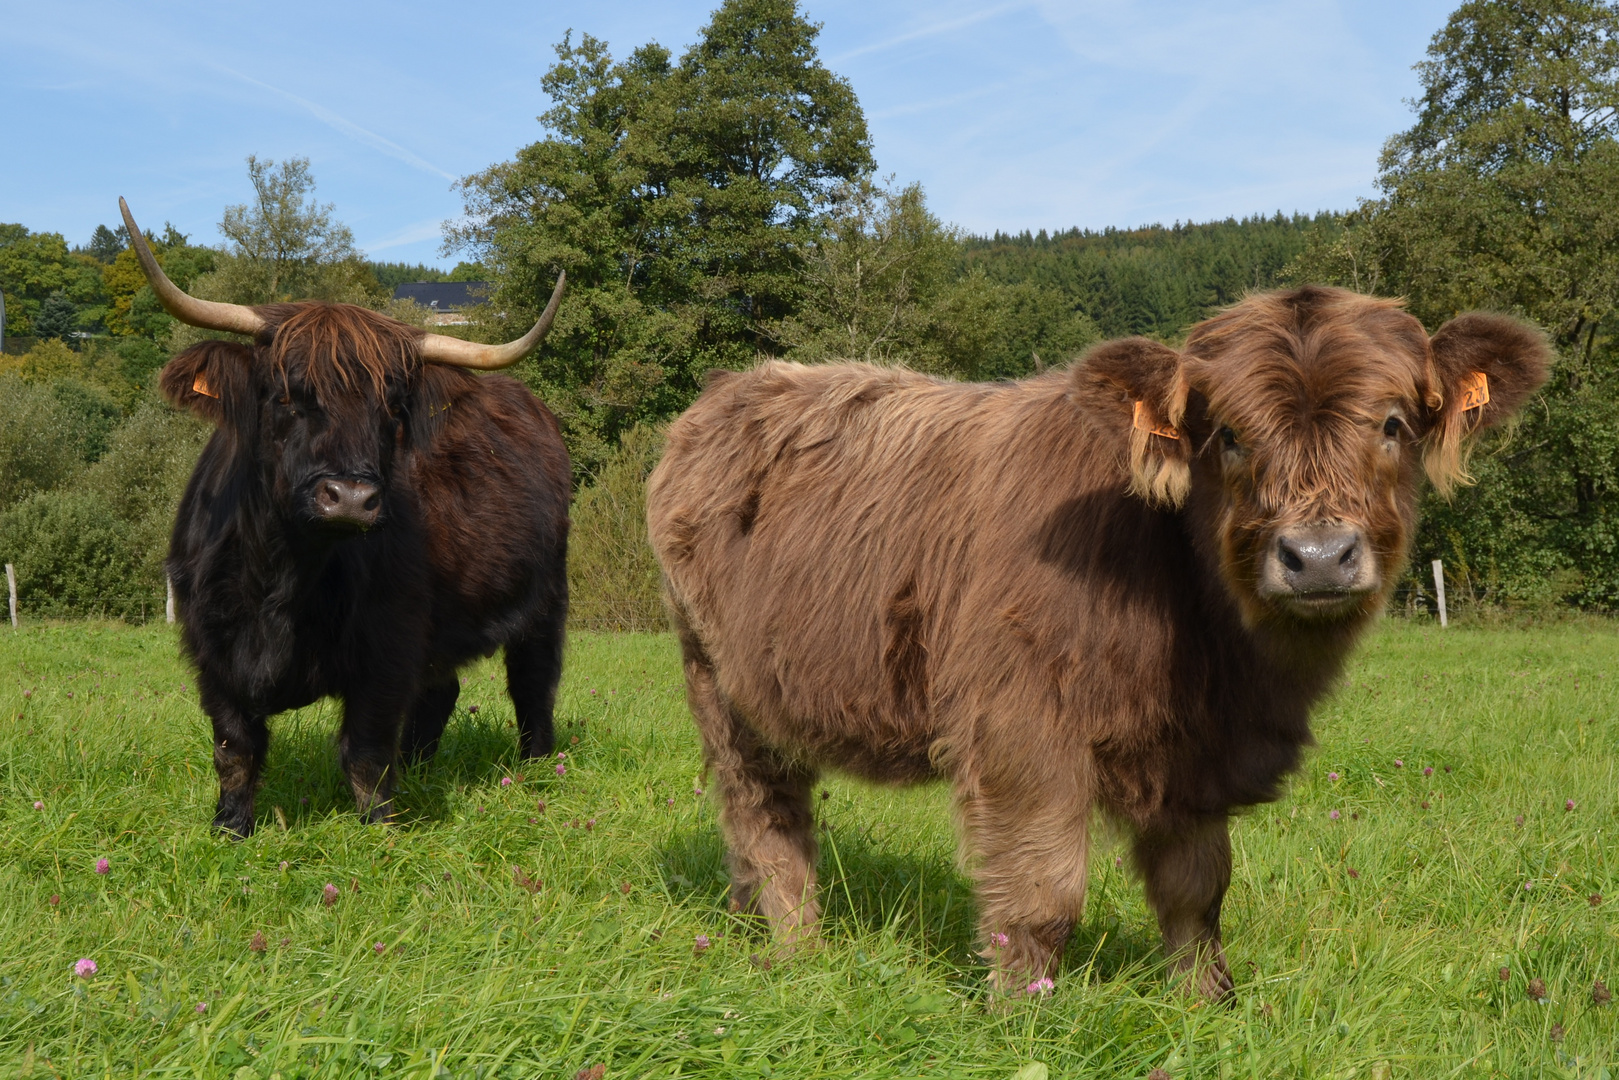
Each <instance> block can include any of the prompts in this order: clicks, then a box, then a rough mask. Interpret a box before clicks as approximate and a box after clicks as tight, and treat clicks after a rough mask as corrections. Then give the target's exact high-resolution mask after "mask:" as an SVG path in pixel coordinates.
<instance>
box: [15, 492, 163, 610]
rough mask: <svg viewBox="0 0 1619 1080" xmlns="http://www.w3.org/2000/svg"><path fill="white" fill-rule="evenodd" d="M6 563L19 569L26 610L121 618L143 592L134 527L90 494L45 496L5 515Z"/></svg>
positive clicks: (20, 597) (20, 596)
mask: <svg viewBox="0 0 1619 1080" xmlns="http://www.w3.org/2000/svg"><path fill="white" fill-rule="evenodd" d="M0 562H9V563H15V564H16V568H17V599H18V603H19V605H20V606H22V607H23V608H25V609H26V608H28V607H30V606H32V607H36V608H39V607H43V608H46V609H48V610H51V611H58V610H62V609H63V608H69V609H74V610H99V609H102V608H105V609H106V610H107V611H109V612H110V613H118V612H119V611H120V610H121V609H122V608H123V606H125V605H124V604H123V603H122V602H121V601H123V600H125V599H126V598H128V597H129V596H130V595H131V594H132V593H135V592H137V591H138V590H136V589H135V588H134V581H133V568H134V553H133V550H132V545H131V543H130V529H129V524H128V522H125V521H121V520H119V518H118V517H117V516H116V515H115V514H114V513H113V512H112V508H111V507H109V506H108V505H107V504H106V501H105V500H103V499H101V498H99V497H97V496H96V495H94V494H92V493H90V492H88V491H74V490H59V491H46V492H40V493H38V494H36V495H32V496H30V497H29V498H27V499H25V500H23V502H21V503H20V504H18V505H17V506H16V507H15V508H13V509H11V510H9V511H7V512H6V513H5V514H0ZM138 602H139V601H138V600H137V604H138Z"/></svg>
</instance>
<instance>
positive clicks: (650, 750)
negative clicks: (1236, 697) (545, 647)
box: [0, 622, 1619, 1080]
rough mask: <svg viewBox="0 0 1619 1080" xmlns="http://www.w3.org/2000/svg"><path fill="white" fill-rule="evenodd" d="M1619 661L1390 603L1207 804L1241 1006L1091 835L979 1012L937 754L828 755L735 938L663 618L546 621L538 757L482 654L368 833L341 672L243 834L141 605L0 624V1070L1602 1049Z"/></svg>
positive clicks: (1304, 1063) (292, 1071) (1616, 891)
mask: <svg viewBox="0 0 1619 1080" xmlns="http://www.w3.org/2000/svg"><path fill="white" fill-rule="evenodd" d="M1616 658H1619V634H1616V632H1615V630H1614V629H1610V628H1608V627H1606V626H1603V625H1600V624H1587V625H1580V626H1562V627H1552V628H1549V629H1542V630H1536V631H1521V630H1480V629H1452V630H1450V631H1448V632H1441V631H1439V630H1438V629H1437V628H1434V627H1431V626H1428V625H1424V624H1407V623H1401V622H1391V623H1388V624H1385V625H1384V626H1383V627H1381V628H1380V629H1379V630H1378V631H1377V632H1376V633H1375V634H1374V636H1373V637H1372V638H1371V639H1370V640H1369V641H1368V642H1367V644H1366V646H1365V647H1364V648H1363V650H1362V651H1361V653H1360V656H1359V659H1358V660H1357V661H1356V662H1355V663H1354V664H1353V665H1352V667H1351V669H1350V671H1349V673H1348V675H1347V677H1346V679H1345V682H1344V685H1343V687H1342V688H1341V690H1340V691H1339V692H1338V694H1337V696H1336V697H1335V698H1334V699H1333V700H1331V701H1329V702H1328V703H1327V704H1326V705H1325V706H1324V707H1323V708H1322V709H1321V710H1320V712H1319V714H1318V717H1317V725H1316V730H1317V732H1318V734H1319V737H1320V741H1321V745H1320V747H1319V748H1318V749H1317V750H1315V751H1314V752H1312V754H1311V755H1310V757H1309V759H1308V764H1307V766H1306V768H1305V769H1304V771H1303V773H1302V774H1301V775H1300V776H1299V777H1298V778H1297V779H1296V781H1295V782H1294V783H1293V785H1292V786H1291V788H1290V790H1289V792H1288V794H1287V796H1286V797H1285V798H1284V799H1283V800H1282V801H1281V802H1280V803H1277V804H1276V805H1274V806H1271V807H1265V808H1262V809H1260V810H1259V811H1256V812H1254V813H1251V814H1249V815H1247V816H1245V817H1243V818H1242V819H1240V820H1239V821H1238V822H1237V824H1236V826H1235V829H1234V841H1235V850H1236V870H1235V875H1234V879H1233V882H1232V888H1231V892H1230V894H1229V896H1228V898H1227V901H1226V908H1225V930H1226V938H1227V945H1228V949H1229V953H1230V957H1231V961H1232V966H1233V968H1234V970H1235V972H1236V975H1237V979H1238V988H1237V1002H1236V1004H1235V1006H1234V1007H1231V1008H1219V1007H1210V1006H1205V1005H1202V1004H1200V1003H1198V1002H1195V1001H1193V1000H1190V999H1188V998H1186V997H1183V996H1182V995H1181V994H1180V993H1178V992H1177V991H1176V990H1174V989H1173V988H1171V987H1170V986H1168V985H1167V984H1166V983H1165V981H1164V978H1163V972H1162V969H1161V965H1160V962H1159V959H1158V957H1157V953H1156V948H1157V933H1156V930H1155V928H1154V926H1153V924H1152V921H1151V917H1150V915H1149V914H1148V912H1147V910H1146V908H1145V906H1144V904H1143V902H1142V899H1141V895H1140V890H1139V888H1138V886H1137V885H1136V884H1135V883H1134V882H1133V881H1131V880H1129V878H1128V877H1127V876H1126V874H1125V873H1124V872H1123V871H1122V870H1120V869H1118V868H1117V866H1116V864H1115V861H1114V860H1115V855H1116V854H1117V853H1118V852H1117V851H1116V845H1114V844H1112V843H1110V842H1109V841H1108V840H1107V839H1106V838H1105V837H1103V838H1102V840H1101V842H1100V843H1099V844H1098V845H1097V848H1096V857H1095V862H1094V864H1093V872H1092V876H1091V882H1092V884H1091V896H1090V900H1089V904H1088V907H1087V911H1086V918H1085V922H1084V924H1083V925H1082V926H1081V927H1080V928H1079V929H1078V930H1077V931H1076V933H1075V935H1074V939H1073V941H1072V942H1071V944H1070V946H1069V951H1068V956H1067V960H1066V963H1065V966H1064V972H1063V976H1062V978H1061V979H1060V980H1059V983H1058V989H1057V991H1056V993H1055V994H1054V995H1052V996H1051V997H1049V998H1046V999H1043V1000H1038V1001H1029V1002H1024V1003H1020V1004H1017V1005H1015V1006H1013V1007H1011V1008H1007V1009H990V1008H986V1004H985V1001H984V999H983V996H982V991H981V986H982V979H983V969H982V967H981V966H980V964H979V962H978V961H976V960H975V959H974V958H973V957H972V955H971V949H972V927H973V914H972V905H971V900H970V894H969V890H968V887H967V885H966V882H965V881H964V880H963V879H962V877H961V876H960V874H959V873H958V872H957V871H956V869H955V867H954V862H953V852H954V842H953V838H952V834H951V832H950V826H949V815H948V811H947V805H946V797H945V792H944V791H943V790H942V789H939V788H931V789H926V790H919V791H909V792H893V791H888V790H882V789H871V788H867V787H862V786H859V785H856V784H852V783H848V782H844V781H841V780H834V781H832V782H830V783H828V784H827V785H826V787H827V789H828V790H829V791H830V792H831V797H830V799H828V800H826V801H824V802H821V803H820V811H821V812H822V814H823V816H824V819H825V821H826V822H827V823H828V824H830V825H831V826H832V829H831V831H830V832H829V833H825V834H823V835H824V836H826V837H827V839H828V842H827V843H825V844H824V851H823V857H822V866H821V869H822V874H823V882H824V885H825V894H824V895H825V900H826V935H825V942H824V945H823V946H822V947H821V948H820V949H819V950H818V951H816V952H814V953H812V954H809V955H807V956H803V957H800V958H798V959H796V960H793V961H790V962H782V963H776V964H775V965H774V966H772V967H768V968H767V967H765V966H764V965H763V964H762V963H756V962H755V961H754V960H753V957H754V956H755V955H756V954H757V955H758V956H760V957H761V958H762V957H763V956H765V955H766V954H767V952H768V949H767V942H766V941H765V939H763V938H762V937H760V936H759V934H758V932H757V930H756V929H755V928H753V927H750V926H749V925H747V924H745V923H743V922H741V921H738V920H736V919H733V918H732V917H731V916H729V915H727V914H726V912H725V900H726V895H725V889H726V886H725V879H724V875H723V870H722V852H721V845H720V840H719V835H718V829H717V826H716V822H715V815H714V811H713V809H712V807H711V805H710V804H709V803H708V801H707V800H706V799H705V798H700V797H698V796H697V795H696V794H695V792H694V785H695V784H697V783H700V780H699V778H698V768H699V762H698V753H697V746H696V739H695V736H694V734H693V732H692V730H691V727H690V723H689V720H688V719H687V717H686V713H685V706H684V700H683V694H682V690H681V686H680V681H679V672H678V663H677V656H676V650H675V647H674V645H673V642H672V640H671V639H670V638H668V637H667V636H662V635H617V636H590V635H583V634H576V635H575V636H574V638H573V641H572V645H571V649H570V654H569V659H568V668H567V674H566V676H565V679H564V685H563V691H562V695H561V703H560V706H559V722H560V729H559V730H560V737H561V740H562V742H563V744H564V745H565V746H566V747H567V751H568V753H569V755H570V756H569V758H568V759H567V764H568V773H567V775H566V776H565V777H562V778H558V777H557V776H555V775H554V770H553V769H552V767H551V766H550V765H545V764H540V763H528V764H525V763H522V762H519V761H518V760H517V759H516V757H515V753H514V746H515V731H514V730H513V728H512V727H511V707H510V704H509V702H508V701H507V700H506V698H505V695H504V691H503V689H502V683H501V682H500V681H498V680H497V681H491V679H490V676H491V675H494V674H496V673H497V671H498V668H497V666H496V664H494V663H493V662H490V663H485V664H482V665H480V666H478V667H477V668H475V669H471V670H469V671H468V672H467V673H466V674H467V676H468V678H467V684H466V688H465V690H464V692H463V695H462V699H461V708H460V709H458V711H457V714H456V717H455V718H454V720H452V722H451V725H450V728H449V731H448V732H447V734H446V738H445V741H444V744H443V747H442V749H441V751H440V755H439V758H438V759H437V761H436V762H435V763H434V764H433V765H432V766H430V767H429V768H427V769H425V770H421V771H419V772H417V773H416V774H414V775H411V776H409V777H408V778H407V780H406V782H405V785H404V792H403V796H402V800H401V801H402V803H403V805H404V807H405V811H406V812H405V817H406V822H405V824H404V825H402V826H401V827H397V828H392V829H384V828H380V827H366V826H363V825H361V824H360V822H359V821H358V819H357V818H356V817H355V816H354V814H353V812H352V804H351V801H350V798H349V796H348V794H347V792H346V790H345V785H344V784H343V783H342V782H341V778H340V776H339V774H338V771H337V767H336V762H335V754H334V752H333V748H332V736H333V731H334V728H335V720H336V717H335V711H334V708H333V706H332V705H331V704H327V705H324V706H320V707H315V708H311V709H307V710H304V711H303V712H301V713H298V714H295V715H287V716H283V717H281V718H279V719H278V720H277V721H276V722H275V723H274V725H273V732H274V743H273V749H272V751H271V758H270V763H269V766H268V769H267V781H266V783H265V786H264V788H263V790H262V791H261V793H260V797H259V806H260V814H259V823H260V824H259V831H258V833H257V834H256V835H255V836H254V837H253V838H252V839H250V840H248V841H246V842H242V843H232V842H229V841H226V840H223V839H220V838H218V837H216V836H214V835H212V834H211V832H210V831H209V829H208V820H209V817H210V814H211V811H212V806H213V799H214V793H215V788H214V777H213V769H212V767H211V764H210V759H209V738H208V729H207V724H206V721H205V720H204V718H203V716H202V714H201V713H200V711H199V710H198V708H197V706H196V701H195V695H194V693H192V692H191V691H190V690H189V689H188V686H189V683H190V675H189V672H188V671H187V670H186V668H185V666H184V665H183V664H182V663H181V662H180V661H179V660H178V658H177V655H176V642H175V638H174V636H173V635H172V633H171V632H170V631H168V630H166V629H165V628H161V627H151V628H144V629H134V628H126V627H122V626H115V625H109V626H101V625H83V624H80V625H62V626H43V627H33V628H25V629H24V630H23V631H21V632H19V633H11V632H9V631H7V630H0V1074H3V1075H8V1076H11V1075H15V1076H23V1077H29V1076H92V1075H93V1076H103V1075H105V1076H130V1075H134V1074H137V1073H138V1074H141V1075H153V1076H201V1077H214V1076H219V1077H234V1078H240V1080H248V1078H252V1077H261V1078H268V1077H271V1076H274V1075H277V1074H279V1075H280V1076H281V1077H282V1078H283V1080H292V1078H293V1077H298V1076H305V1077H313V1076H320V1077H368V1078H369V1077H420V1078H423V1080H425V1078H428V1077H435V1076H439V1077H442V1076H454V1077H508V1076H512V1077H517V1076H521V1077H528V1076H543V1077H564V1078H567V1077H573V1076H574V1075H575V1074H576V1073H577V1072H578V1071H579V1070H581V1069H585V1068H587V1067H589V1066H592V1065H595V1064H598V1063H603V1064H605V1065H606V1076H607V1077H608V1078H620V1077H642V1076H653V1077H664V1076H671V1077H672V1076H744V1077H748V1076H777V1077H820V1076H882V1077H888V1076H930V1077H952V1076H955V1077H986V1078H997V1080H1010V1078H1012V1077H1013V1076H1014V1075H1020V1076H1033V1075H1037V1074H1038V1070H1028V1071H1025V1072H1023V1073H1020V1072H1019V1070H1020V1069H1022V1068H1024V1067H1025V1066H1027V1065H1029V1064H1030V1063H1033V1062H1041V1063H1044V1065H1045V1066H1046V1067H1047V1068H1048V1069H1049V1075H1050V1076H1051V1077H1065V1078H1066V1077H1137V1078H1139V1077H1144V1076H1146V1074H1147V1073H1148V1072H1149V1071H1151V1070H1152V1069H1153V1068H1155V1067H1160V1068H1163V1069H1165V1070H1167V1071H1168V1072H1169V1073H1170V1074H1171V1075H1172V1076H1173V1077H1174V1078H1175V1080H1185V1078H1189V1077H1207V1078H1211V1080H1213V1078H1227V1077H1238V1078H1241V1077H1349V1076H1356V1077H1364V1078H1379V1077H1422V1078H1429V1077H1434V1078H1443V1077H1486V1076H1489V1077H1512V1078H1517V1077H1542V1076H1543V1077H1581V1078H1586V1077H1592V1078H1594V1077H1605V1076H1610V1075H1612V1076H1619V1051H1616V1047H1619V1021H1616V1020H1615V1013H1616V1009H1619V1006H1614V1005H1610V1006H1607V1007H1598V1006H1596V1005H1594V1004H1593V1002H1592V998H1591V989H1592V984H1593V980H1595V979H1597V978H1602V979H1603V980H1605V981H1606V982H1607V983H1609V984H1610V985H1614V986H1616V988H1619V936H1616V927H1619V924H1616V922H1615V919H1614V917H1613V910H1614V908H1615V907H1616V906H1619V882H1616V881H1615V880H1614V869H1613V867H1612V866H1611V865H1610V863H1611V860H1610V854H1611V853H1612V852H1614V850H1615V848H1614V843H1613V839H1612V836H1613V832H1614V829H1615V827H1616V825H1619V819H1616V800H1615V737H1616V736H1619V686H1616V684H1619V672H1615V660H1616ZM25 693H26V694H27V695H28V696H26V697H25ZM471 705H476V706H478V712H477V713H476V714H475V715H472V714H469V712H468V710H467V706H471ZM575 738H577V740H578V742H577V743H574V742H573V741H572V740H573V739H575ZM1396 759H1401V760H1403V761H1404V767H1403V768H1402V767H1396V765H1395V760H1396ZM1425 766H1432V767H1433V768H1434V770H1435V771H1434V773H1433V775H1432V776H1429V777H1425V776H1424V775H1423V772H1422V770H1423V768H1424V767H1425ZM1447 769H1448V770H1449V771H1446V770H1447ZM1329 771H1335V772H1338V773H1340V774H1341V779H1339V780H1337V781H1336V782H1334V781H1331V780H1329V779H1328V773H1329ZM519 775H521V777H522V778H521V779H519V780H517V781H516V782H514V783H513V784H512V785H511V786H509V787H502V786H501V778H502V777H503V776H514V777H516V776H519ZM671 799H673V805H670V802H669V800H671ZM1567 799H1573V800H1574V801H1575V804H1576V808H1575V809H1574V810H1573V811H1566V810H1565V809H1564V805H1565V800H1567ZM35 800H39V801H41V802H42V803H43V804H44V808H43V809H42V810H35V809H34V807H33V804H34V802H35ZM539 800H544V802H545V804H546V806H545V810H544V812H543V813H540V812H539V811H538V809H537V806H536V803H537V802H538V801H539ZM1425 801H1426V802H1427V803H1428V804H1429V805H1428V808H1426V809H1424V808H1423V806H1422V804H1423V802H1425ZM276 807H279V808H280V810H281V816H282V817H284V818H285V822H286V826H285V828H284V829H283V828H282V827H281V826H280V825H279V824H278V822H277V817H276V813H275V810H274V809H273V808H276ZM1334 809H1336V810H1338V811H1339V812H1340V814H1341V817H1340V819H1339V820H1336V821H1334V820H1332V819H1331V818H1330V817H1329V811H1331V810H1334ZM1520 816H1521V818H1522V824H1521V825H1520V824H1517V823H1516V822H1515V819H1516V818H1518V817H1520ZM575 821H577V822H578V823H579V824H578V826H577V827H575V825H574V822H575ZM589 822H594V824H593V826H592V827H589V828H587V827H586V824H587V823H589ZM99 858H106V859H108V860H109V863H110V871H109V872H108V873H107V874H106V875H104V876H102V875H98V874H97V873H96V872H95V863H96V860H97V859H99ZM514 866H516V867H520V868H521V870H522V872H523V873H524V874H525V875H529V876H532V877H533V878H536V879H538V880H539V881H541V882H543V885H542V886H541V887H540V888H539V889H538V891H537V892H530V891H529V890H528V889H525V888H522V887H520V886H519V885H518V884H516V883H514V875H513V867H514ZM1351 870H1353V871H1354V874H1351ZM1354 875H1358V876H1354ZM327 883H332V884H334V885H336V886H337V888H338V890H339V893H338V899H337V901H336V903H335V904H332V905H331V906H326V905H325V904H323V903H322V889H323V886H325V885H326V884H327ZM1526 884H1529V885H1531V886H1532V887H1531V888H1530V889H1528V890H1526V889H1525V885H1526ZM626 888H627V891H625V889H626ZM1593 893H1601V894H1603V895H1604V896H1605V897H1609V898H1610V899H1606V900H1604V902H1603V903H1602V904H1601V905H1600V906H1597V907H1593V906H1592V905H1591V903H1590V902H1588V899H1587V898H1588V897H1589V896H1590V895H1591V894H1593ZM255 934H262V935H263V941H264V944H265V948H264V951H263V952H262V953H261V952H255V951H253V950H252V949H251V948H250V941H251V940H252V939H253V937H254V935H255ZM698 934H706V935H708V937H709V938H710V939H711V940H712V942H713V944H712V946H711V947H710V948H709V949H708V950H707V951H706V952H705V953H703V954H702V955H695V954H694V951H693V941H694V938H695V936H696V935H698ZM378 946H380V947H381V951H380V953H379V952H378V951H377V948H378ZM80 957H91V958H93V959H94V960H95V961H96V963H97V964H98V966H99V973H98V974H97V975H96V976H95V977H93V978H91V979H78V978H75V977H74V976H73V975H72V973H71V968H72V965H73V963H74V962H75V961H76V960H78V959H79V958H80ZM1503 967H1504V968H1506V969H1508V977H1507V979H1506V980H1505V981H1503V980H1502V979H1501V978H1500V977H1499V975H1498V971H1499V969H1501V968H1503ZM1534 978H1538V979H1541V980H1543V981H1544V983H1545V987H1546V993H1547V997H1548V1000H1547V1001H1546V1002H1545V1003H1544V1004H1542V1003H1539V1002H1536V1001H1532V1000H1530V998H1529V996H1528V995H1527V993H1526V987H1527V985H1528V983H1529V980H1530V979H1534ZM199 1003H200V1004H203V1005H206V1010H205V1011H203V1012H200V1013H199V1012H198V1011H197V1008H198V1005H199ZM1557 1027H1560V1028H1561V1032H1560V1033H1559V1032H1557V1031H1556V1028H1557ZM1556 1034H1561V1041H1557V1040H1556V1039H1555V1038H1554V1035H1556Z"/></svg>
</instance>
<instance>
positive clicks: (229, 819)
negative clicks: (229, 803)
mask: <svg viewBox="0 0 1619 1080" xmlns="http://www.w3.org/2000/svg"><path fill="white" fill-rule="evenodd" d="M214 828H215V829H217V830H218V831H220V832H222V833H224V834H225V835H226V836H228V837H230V838H231V839H232V840H246V839H247V838H248V837H249V836H252V835H253V811H251V810H247V811H243V810H241V809H240V808H236V807H231V808H226V807H220V808H219V810H218V811H216V812H215V813H214Z"/></svg>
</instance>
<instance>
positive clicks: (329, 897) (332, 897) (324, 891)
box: [320, 881, 337, 907]
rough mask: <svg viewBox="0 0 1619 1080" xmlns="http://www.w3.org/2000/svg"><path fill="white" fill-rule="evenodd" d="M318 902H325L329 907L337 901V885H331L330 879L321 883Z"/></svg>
mask: <svg viewBox="0 0 1619 1080" xmlns="http://www.w3.org/2000/svg"><path fill="white" fill-rule="evenodd" d="M320 902H321V903H323V904H325V905H326V906H327V907H331V906H332V905H333V904H335V903H337V886H336V885H333V884H332V883H331V882H330V881H328V882H327V883H326V884H325V885H323V886H322V887H321V890H320Z"/></svg>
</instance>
